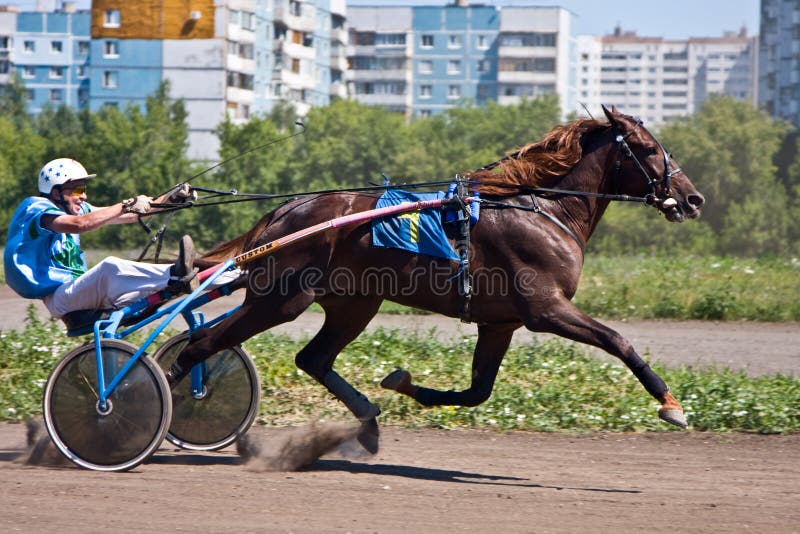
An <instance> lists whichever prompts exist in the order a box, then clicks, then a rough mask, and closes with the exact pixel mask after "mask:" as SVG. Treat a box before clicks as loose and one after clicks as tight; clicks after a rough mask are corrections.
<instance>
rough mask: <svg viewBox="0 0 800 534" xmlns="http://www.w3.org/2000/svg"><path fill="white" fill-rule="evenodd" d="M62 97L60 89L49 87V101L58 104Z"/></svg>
mask: <svg viewBox="0 0 800 534" xmlns="http://www.w3.org/2000/svg"><path fill="white" fill-rule="evenodd" d="M63 99H64V96H63V91H62V90H61V89H50V102H52V103H53V104H60V103H61V102H62V100H63Z"/></svg>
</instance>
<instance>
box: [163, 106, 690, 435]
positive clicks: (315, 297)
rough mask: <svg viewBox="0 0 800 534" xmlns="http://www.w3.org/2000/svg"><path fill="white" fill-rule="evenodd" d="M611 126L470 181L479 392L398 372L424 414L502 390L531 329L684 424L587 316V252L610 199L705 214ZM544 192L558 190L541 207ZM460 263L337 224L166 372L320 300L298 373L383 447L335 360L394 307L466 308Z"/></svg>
mask: <svg viewBox="0 0 800 534" xmlns="http://www.w3.org/2000/svg"><path fill="white" fill-rule="evenodd" d="M604 111H605V113H606V116H607V118H608V122H605V121H599V120H594V119H579V120H576V121H574V122H572V123H570V124H567V125H564V126H560V127H557V128H555V129H554V130H553V131H551V132H550V133H549V134H548V135H547V136H546V137H545V139H544V140H543V141H541V142H539V143H535V144H531V145H529V146H526V147H524V148H522V149H521V150H519V151H517V152H515V153H513V154H511V155H509V156H508V157H506V158H504V159H503V160H501V161H500V162H498V163H497V164H495V165H493V166H492V168H491V169H486V168H484V169H482V170H480V171H476V172H474V173H470V174H468V175H467V176H468V177H469V179H470V180H471V181H472V183H477V184H478V186H477V188H478V189H479V190H480V191H481V194H482V199H484V200H486V202H485V203H484V204H483V209H482V210H481V216H480V222H479V223H478V224H476V225H475V227H474V228H473V229H472V232H471V235H470V269H471V272H472V275H473V290H472V297H471V306H470V309H471V317H470V318H471V320H472V321H474V322H476V323H477V324H478V340H477V345H476V347H475V352H474V356H473V363H472V383H471V385H470V387H469V388H468V389H466V390H463V391H438V390H434V389H429V388H425V387H421V386H418V385H415V384H413V383H412V380H411V375H410V374H409V373H408V372H406V371H403V370H397V371H395V372H393V373H392V374H390V375H389V376H388V377H386V378H385V379H384V381H383V382H382V385H383V386H384V387H386V388H388V389H393V390H395V391H398V392H400V393H403V394H405V395H408V396H410V397H412V398H414V399H416V400H417V401H418V402H420V403H421V404H423V405H425V406H433V405H461V406H476V405H478V404H481V403H482V402H484V401H485V400H487V399H488V398H489V396H490V394H491V392H492V388H493V386H494V381H495V377H496V376H497V371H498V369H499V367H500V364H501V362H502V360H503V356H504V355H505V353H506V350H507V349H508V347H509V343H510V342H511V337H512V335H513V333H514V331H515V330H517V329H518V328H520V327H522V326H524V327H525V328H528V329H529V330H532V331H535V332H549V333H553V334H557V335H559V336H563V337H566V338H569V339H572V340H575V341H579V342H582V343H587V344H589V345H594V346H597V347H600V348H602V349H604V350H606V351H607V352H609V353H611V354H613V355H614V356H616V357H618V358H619V359H620V360H622V361H623V362H624V363H625V365H627V366H628V367H629V368H630V370H631V371H632V372H633V374H634V375H635V376H636V377H637V378H638V379H639V381H640V382H641V383H642V385H643V386H644V387H645V389H646V390H647V391H648V392H649V393H650V394H651V395H652V396H653V397H655V398H656V399H657V400H658V401H659V402H660V403H661V408H660V409H659V411H658V415H659V417H661V418H662V419H663V420H665V421H667V422H669V423H672V424H675V425H678V426H681V427H685V426H686V420H685V418H684V415H683V410H682V408H681V405H680V404H679V403H678V401H677V400H676V399H675V398H674V397H673V396H672V395H671V394H670V393H669V390H668V388H667V385H666V384H665V383H664V381H663V380H662V379H661V378H660V377H658V376H657V375H656V374H655V373H654V372H653V371H652V370H651V369H650V367H649V366H648V365H647V363H645V362H644V361H643V360H642V358H641V357H640V356H639V355H638V354H637V353H636V351H635V350H634V349H633V347H632V346H631V344H630V342H628V340H626V339H625V338H624V337H622V336H621V335H620V334H619V333H617V332H615V331H614V330H612V329H610V328H608V327H606V326H604V325H602V324H601V323H599V322H597V321H595V320H594V319H592V318H591V317H589V316H587V315H586V314H585V313H583V312H582V311H580V310H579V309H578V308H576V307H575V306H574V305H573V304H572V302H571V301H570V300H571V299H572V297H573V295H574V294H575V291H576V290H577V288H578V279H579V277H580V274H581V269H582V266H583V248H584V246H585V244H586V242H587V241H588V239H589V237H590V236H591V235H592V232H593V231H594V229H595V227H596V226H597V223H598V222H599V221H600V218H601V217H602V215H603V212H604V211H605V209H606V207H607V206H608V204H609V202H610V198H612V197H614V196H617V195H631V196H636V197H640V198H645V197H646V198H647V199H648V201H649V203H650V204H652V205H653V206H655V207H656V208H657V209H658V210H659V211H660V212H662V213H663V214H664V215H665V216H666V218H667V219H668V220H670V221H682V220H684V219H685V218H693V217H696V216H697V214H698V212H699V209H700V207H701V206H702V204H703V201H704V200H703V197H702V195H700V194H699V193H698V192H697V191H696V189H695V187H694V186H693V185H692V183H691V182H690V181H689V179H688V177H687V176H686V175H685V174H683V172H681V171H680V169H679V168H678V167H677V166H676V165H675V163H674V161H673V160H672V159H671V156H670V155H668V154H667V152H666V151H665V150H664V149H663V147H662V146H661V144H660V143H659V142H658V141H657V140H656V139H655V137H654V136H653V135H651V134H650V132H648V131H647V130H646V129H645V128H644V127H643V126H642V124H641V122H639V121H637V120H636V119H634V118H632V117H629V116H626V115H623V114H620V113H618V112H617V111H616V110H615V109H613V108H612V110H611V111H609V110H604ZM533 188H551V189H553V188H557V189H558V190H562V191H570V192H573V193H569V194H565V193H558V192H555V193H554V192H549V193H547V194H544V195H541V194H540V198H538V199H537V198H535V197H534V196H533V195H531V194H530V192H531V190H532V189H533ZM375 203H376V195H374V194H366V193H353V192H341V193H333V194H324V195H317V196H312V197H306V198H300V199H297V200H293V201H291V202H288V203H286V204H284V205H282V206H280V207H279V208H277V209H276V210H274V211H272V212H271V213H269V214H267V215H266V216H265V217H264V218H263V219H262V220H261V221H260V222H259V223H258V224H257V225H256V226H255V227H254V228H253V229H252V230H251V231H249V232H248V233H246V234H244V235H242V236H240V237H238V238H236V239H233V240H231V241H229V242H227V243H223V244H222V245H220V246H218V247H217V248H216V249H215V250H214V251H212V252H211V253H209V254H208V255H207V256H206V257H205V260H207V261H221V260H223V259H226V258H229V257H232V256H233V255H235V254H238V253H241V252H242V251H244V250H248V249H250V248H253V247H256V246H258V245H260V244H263V243H267V242H270V241H272V240H274V239H277V238H279V237H281V236H284V235H286V234H289V233H291V232H294V231H296V230H299V229H302V228H306V227H309V226H311V225H313V224H317V223H320V222H324V221H327V220H330V219H332V218H335V217H339V216H342V215H346V214H350V213H355V212H361V211H365V210H369V209H372V208H374V206H375ZM458 270H459V264H458V262H451V261H449V260H444V259H436V258H432V257H429V256H425V255H418V254H413V253H410V252H407V251H402V250H397V249H386V248H376V247H373V246H371V244H370V225H365V224H363V225H358V226H350V227H344V228H337V229H335V230H330V231H328V232H326V233H323V234H320V235H318V236H315V237H313V238H310V239H308V240H306V241H303V242H300V243H298V244H296V245H292V246H291V247H288V248H286V249H281V250H279V251H277V252H276V253H275V254H273V255H272V256H268V257H267V258H262V259H260V260H257V261H255V262H253V264H251V265H249V267H248V271H249V283H248V288H247V295H246V297H245V299H244V303H243V305H242V307H241V308H240V309H239V310H238V311H237V312H235V313H234V314H233V315H232V316H230V317H229V318H227V319H226V320H225V321H223V322H222V323H220V324H219V325H218V326H216V327H214V328H210V329H206V330H200V331H198V332H197V333H196V334H195V335H194V336H193V339H192V341H191V343H190V344H189V345H188V346H187V347H186V349H185V350H184V351H183V353H182V354H181V355H180V357H179V359H178V361H177V364H176V365H175V366H174V367H173V368H172V369H171V370H170V372H169V373H168V375H169V376H170V379H171V382H172V383H173V384H174V383H175V382H176V381H177V380H179V379H181V378H182V377H183V376H185V373H186V372H187V370H188V369H190V368H191V366H192V365H193V364H195V363H197V362H199V361H202V360H203V359H204V358H206V357H208V356H209V355H211V354H213V353H215V352H217V351H219V350H221V349H223V348H225V347H229V346H232V345H235V344H237V343H240V342H242V341H244V340H246V339H248V338H250V337H251V336H253V335H255V334H257V333H258V332H261V331H264V330H267V329H269V328H272V327H273V326H275V325H278V324H281V323H284V322H287V321H291V320H293V319H295V318H296V317H297V316H298V315H300V314H301V313H302V312H303V311H304V310H305V309H306V308H308V306H309V305H311V303H312V302H318V303H319V304H320V305H321V306H322V308H323V309H324V310H325V322H324V324H323V326H322V329H321V330H320V331H319V332H318V333H317V335H316V336H315V337H314V338H313V339H312V340H311V341H310V342H309V343H308V345H306V346H305V347H304V348H303V349H302V350H301V351H300V352H299V353H298V354H297V356H296V359H295V361H296V363H297V365H298V367H299V368H300V369H302V370H304V371H305V372H307V373H309V374H310V375H311V376H313V377H314V378H315V379H316V380H317V381H318V382H320V383H321V384H323V385H324V386H325V387H327V388H328V390H329V391H330V392H331V393H333V394H334V395H335V396H336V397H338V398H339V399H340V400H341V401H342V402H343V403H344V404H345V405H346V406H347V408H348V409H349V410H350V411H351V412H352V413H353V414H354V415H355V416H356V417H357V418H358V419H359V420H360V421H362V423H363V424H362V434H361V436H360V439H361V443H362V444H363V445H364V446H365V447H366V448H367V449H369V450H372V451H376V450H377V447H378V440H377V435H378V432H377V430H378V426H377V422H376V419H375V417H376V416H377V415H378V414H379V413H380V410H379V409H378V407H377V406H376V405H374V404H372V403H371V402H370V401H369V400H367V399H366V397H364V396H363V395H362V394H361V393H359V392H358V391H357V390H356V389H355V388H353V387H352V386H351V385H350V384H349V383H348V382H346V381H345V380H344V379H343V378H342V377H341V376H340V375H339V374H337V373H336V371H334V370H333V364H334V361H335V360H336V357H337V355H338V354H339V352H340V351H341V350H342V349H343V348H344V347H345V346H346V345H347V344H348V343H350V342H351V341H353V340H354V339H355V338H356V337H357V336H358V335H359V334H360V333H361V332H362V331H363V330H364V328H365V327H366V326H367V324H368V323H369V322H370V320H371V319H372V318H373V316H374V315H375V314H376V313H377V311H378V308H379V306H380V304H381V302H382V301H383V300H384V299H388V300H391V301H394V302H399V303H401V304H405V305H408V306H413V307H415V308H421V309H424V310H429V311H432V312H436V313H441V314H444V315H447V316H450V317H458V316H459V310H460V308H461V307H462V304H463V295H461V294H460V291H459V287H458V285H459V284H458V278H457V276H456V274H457V272H458Z"/></svg>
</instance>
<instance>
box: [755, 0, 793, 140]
mask: <svg viewBox="0 0 800 534" xmlns="http://www.w3.org/2000/svg"><path fill="white" fill-rule="evenodd" d="M758 81H759V90H758V95H759V98H758V100H759V103H760V104H761V105H762V106H763V107H764V109H766V110H767V111H768V112H769V113H770V114H771V115H773V116H775V117H780V118H782V119H786V120H788V121H790V122H791V123H792V124H794V125H795V126H797V127H798V128H800V2H798V1H797V0H761V29H760V42H759V80H758Z"/></svg>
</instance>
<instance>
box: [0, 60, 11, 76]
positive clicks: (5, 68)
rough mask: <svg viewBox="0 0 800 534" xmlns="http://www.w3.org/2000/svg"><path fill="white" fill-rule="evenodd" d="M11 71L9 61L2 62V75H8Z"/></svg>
mask: <svg viewBox="0 0 800 534" xmlns="http://www.w3.org/2000/svg"><path fill="white" fill-rule="evenodd" d="M10 70H11V64H10V63H9V62H8V61H6V60H2V61H0V74H8V73H9V71H10Z"/></svg>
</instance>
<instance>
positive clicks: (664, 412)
mask: <svg viewBox="0 0 800 534" xmlns="http://www.w3.org/2000/svg"><path fill="white" fill-rule="evenodd" d="M527 326H528V328H529V329H530V330H533V331H537V332H550V333H553V334H557V335H559V336H562V337H566V338H568V339H572V340H574V341H578V342H580V343H586V344H588V345H594V346H595V347H600V348H601V349H603V350H605V351H606V352H608V353H609V354H612V355H614V356H616V357H617V358H619V359H620V360H622V361H623V362H624V363H625V365H626V366H628V368H629V369H630V370H631V371H632V372H633V374H634V375H635V376H636V378H638V379H639V382H641V383H642V385H643V386H644V388H645V389H646V390H647V392H648V393H650V394H651V395H652V396H653V397H655V398H656V399H657V400H658V401H659V402H660V403H661V408H660V409H659V410H658V416H659V417H660V418H661V419H663V420H664V421H666V422H668V423H671V424H673V425H676V426H679V427H681V428H686V417H685V416H684V414H683V408H682V407H681V405H680V403H679V402H678V401H677V400H676V399H675V397H674V396H673V395H672V393H670V392H669V388H668V387H667V384H666V383H665V382H664V380H662V379H661V377H660V376H658V375H657V374H656V373H655V372H654V371H653V370H652V369H651V368H650V366H649V365H647V363H646V362H645V361H644V360H643V359H642V358H641V357H640V356H639V355H638V354H637V353H636V351H635V350H634V349H633V346H632V345H631V343H630V341H628V340H627V339H625V338H624V337H623V336H622V335H621V334H620V333H619V332H617V331H615V330H612V329H611V328H609V327H607V326H605V325H604V324H602V323H599V322H598V321H595V320H594V319H592V318H591V317H589V316H588V315H586V314H585V313H583V312H582V311H581V310H579V309H578V308H577V307H576V306H575V305H574V304H572V302H570V301H568V300H562V301H559V302H558V303H556V304H555V305H554V306H553V307H552V308H550V309H548V311H547V313H546V314H543V315H542V316H539V317H535V318H532V319H531V321H530V322H529V324H527Z"/></svg>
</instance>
